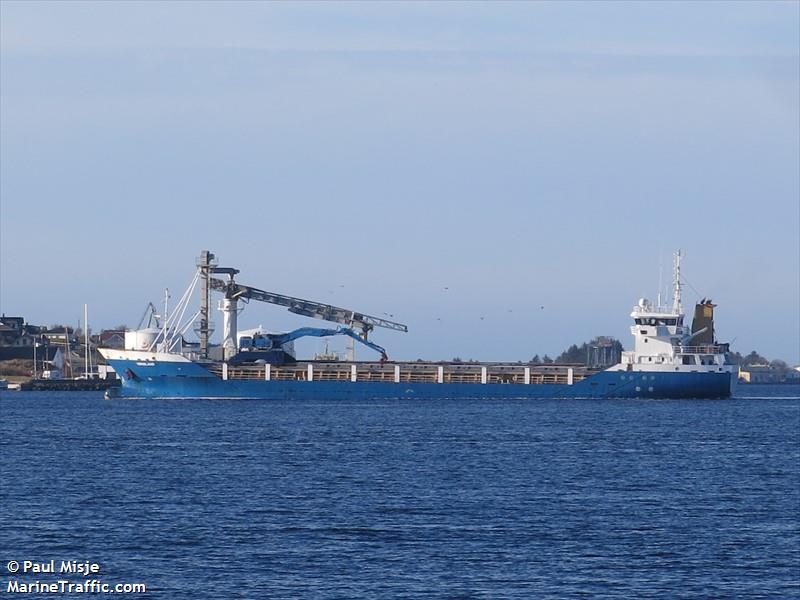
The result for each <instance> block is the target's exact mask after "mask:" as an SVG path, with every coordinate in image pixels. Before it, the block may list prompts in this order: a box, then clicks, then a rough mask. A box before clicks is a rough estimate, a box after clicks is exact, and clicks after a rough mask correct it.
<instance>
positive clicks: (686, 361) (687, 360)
mask: <svg viewBox="0 0 800 600" xmlns="http://www.w3.org/2000/svg"><path fill="white" fill-rule="evenodd" d="M682 358H683V364H685V365H694V364H696V363H695V360H694V356H684V357H682Z"/></svg>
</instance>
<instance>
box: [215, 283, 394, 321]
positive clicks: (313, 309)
mask: <svg viewBox="0 0 800 600" xmlns="http://www.w3.org/2000/svg"><path fill="white" fill-rule="evenodd" d="M220 269H221V268H220V267H215V268H214V271H215V272H223V273H227V274H229V275H231V281H229V282H225V281H223V280H221V279H216V278H213V277H212V278H210V279H211V281H210V284H211V289H213V290H216V291H218V292H223V293H224V294H225V297H226V298H229V299H231V300H239V299H241V298H244V299H248V300H258V301H260V302H268V303H269V304H277V305H278V306H284V307H286V308H287V309H288V310H289V312H292V313H294V314H297V315H302V316H304V317H312V318H314V319H322V320H324V321H332V322H334V323H341V324H342V325H346V326H348V327H353V326H355V327H357V328H359V329H361V331H362V333H363V334H367V333H368V332H369V331H371V330H372V329H373V328H375V327H383V328H385V329H392V330H394V331H403V332H407V331H408V327H407V326H406V325H403V324H402V323H397V322H395V321H390V320H388V319H383V318H380V317H373V316H372V315H367V314H364V313H360V312H357V311H353V310H349V309H346V308H340V307H338V306H333V305H331V304H324V303H322V302H314V301H313V300H304V299H302V298H295V297H293V296H286V295H284V294H276V293H274V292H267V291H265V290H260V289H258V288H254V287H251V286H249V285H242V284H240V283H236V282H235V281H233V274H231V273H230V272H229V270H224V271H221V270H220Z"/></svg>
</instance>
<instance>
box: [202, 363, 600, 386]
mask: <svg viewBox="0 0 800 600" xmlns="http://www.w3.org/2000/svg"><path fill="white" fill-rule="evenodd" d="M209 371H210V372H211V373H213V374H214V375H216V376H217V377H219V378H221V379H226V380H227V379H235V380H258V381H341V382H353V381H369V382H383V383H472V384H474V383H479V384H490V383H491V384H509V385H543V384H562V385H571V384H573V383H577V382H578V381H581V380H583V379H585V378H586V377H588V376H589V374H590V373H591V371H590V370H588V369H586V368H585V367H581V366H577V365H576V366H567V365H524V364H523V365H520V364H511V365H509V364H480V363H477V364H475V363H470V364H461V363H340V362H332V363H331V362H302V363H297V364H292V365H280V366H275V365H235V366H234V365H227V364H224V363H218V364H215V365H212V366H210V367H209Z"/></svg>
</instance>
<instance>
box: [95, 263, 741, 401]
mask: <svg viewBox="0 0 800 600" xmlns="http://www.w3.org/2000/svg"><path fill="white" fill-rule="evenodd" d="M196 266H197V268H196V271H195V274H194V278H193V279H192V282H191V284H190V285H189V287H188V288H187V290H186V291H185V292H184V294H183V296H182V297H181V299H180V301H179V302H178V303H177V305H176V306H175V307H174V308H173V310H172V311H171V312H169V311H168V310H167V306H166V304H167V299H165V307H164V311H163V316H162V318H161V320H160V322H159V321H156V323H155V326H153V322H152V319H151V320H150V321H149V322H148V326H147V327H143V328H142V327H141V325H142V323H140V327H139V328H137V329H135V330H131V331H127V332H126V334H125V347H124V349H114V348H99V352H100V353H101V354H102V356H103V357H104V358H105V360H106V361H107V362H108V363H109V364H110V365H111V366H112V367H113V368H114V370H115V371H116V372H117V374H118V375H119V376H120V379H121V381H122V386H121V387H120V388H117V389H113V390H109V391H108V392H107V393H106V395H107V397H128V398H187V399H188V398H198V399H199V398H220V399H235V398H242V399H244V398H252V399H267V400H268V399H281V400H282V399H290V400H291V399H297V400H307V399H317V400H337V399H356V398H368V399H398V398H399V399H402V398H423V399H438V398H486V399H503V398H522V399H524V398H654V399H655V398H727V397H729V396H730V395H731V393H732V388H733V386H734V385H735V382H736V379H737V373H738V367H737V366H736V365H735V364H731V363H730V362H729V361H728V360H727V356H728V344H723V343H719V342H717V341H716V337H715V332H714V307H715V305H714V304H712V303H711V301H710V300H705V299H704V300H703V301H701V302H700V303H698V304H697V305H696V306H695V311H694V316H693V319H692V324H691V326H689V325H688V324H686V323H684V319H685V316H686V315H685V314H684V310H683V306H682V301H681V296H682V281H681V254H680V252H678V253H676V255H675V263H674V272H673V285H672V299H671V302H670V303H665V304H662V302H661V298H660V294H659V299H658V301H656V302H655V303H653V302H651V301H650V300H648V299H646V298H641V299H640V300H639V301H638V303H637V304H636V306H634V308H633V311H632V312H631V314H630V316H631V318H632V319H633V324H632V325H631V334H632V336H633V339H634V345H633V350H631V351H629V352H622V354H621V360H620V361H619V362H618V363H616V364H614V365H612V366H610V367H608V368H603V369H598V368H590V367H588V366H584V365H560V364H539V363H503V362H483V363H477V362H469V363H458V362H431V361H414V362H411V361H408V362H396V361H392V360H390V359H389V357H388V356H387V353H386V351H385V350H384V348H383V347H382V346H379V345H378V344H376V343H375V342H374V341H373V340H372V339H371V336H370V334H371V332H372V331H373V330H375V329H376V328H377V329H388V330H393V331H398V332H406V331H408V328H407V326H406V325H404V324H402V323H398V322H395V321H391V320H388V319H384V318H380V317H375V316H371V315H368V314H365V313H361V312H357V311H353V310H349V309H344V308H340V307H337V306H333V305H330V304H326V303H321V302H314V301H311V300H304V299H301V298H295V297H292V296H286V295H283V294H277V293H274V292H268V291H265V290H261V289H258V288H254V287H251V286H247V285H243V284H241V283H239V282H238V281H237V280H236V275H238V274H239V270H238V269H235V268H231V267H221V266H219V264H218V262H217V259H216V257H215V256H214V254H213V253H211V252H209V251H203V252H202V253H201V254H200V256H199V258H198V259H197V264H196ZM196 290H199V296H200V307H199V309H198V310H197V311H195V312H194V313H190V311H189V306H190V304H191V303H192V301H193V298H194V296H195V291H196ZM212 292H214V293H219V294H221V295H222V299H221V301H220V304H219V310H220V311H221V312H222V319H223V327H222V342H221V343H220V344H212V343H211V342H210V339H211V335H212V334H213V331H214V327H213V324H212V322H211V319H210V317H211V311H210V306H211V296H212ZM250 301H260V302H267V303H270V304H274V305H278V306H282V307H284V308H286V309H288V310H289V311H290V312H292V313H295V314H298V315H302V316H306V317H312V318H316V319H321V320H324V321H329V322H332V323H336V324H337V326H336V327H334V328H316V327H301V328H298V329H295V330H293V331H289V332H269V331H266V330H263V329H262V328H258V329H255V330H248V331H242V332H240V331H238V315H239V312H240V310H241V308H242V306H241V304H243V303H248V302H250ZM149 306H150V307H151V308H152V309H153V315H151V316H155V309H154V307H153V305H152V304H150V305H149ZM187 314H188V316H187ZM190 329H193V330H194V331H195V333H196V334H197V338H198V339H197V341H194V342H192V341H189V340H187V333H188V332H189V330H190ZM309 336H311V337H330V336H346V337H348V338H349V339H350V340H351V341H352V343H353V344H355V343H359V344H361V345H363V346H365V347H367V348H369V349H370V350H371V351H374V352H375V353H377V354H378V355H379V358H378V359H377V360H372V361H361V360H359V361H356V360H354V357H353V356H350V357H349V358H350V360H331V359H330V358H331V357H323V358H324V359H322V360H320V359H319V357H318V359H317V360H301V359H298V358H297V356H296V354H295V351H294V341H295V340H297V339H300V338H303V337H309Z"/></svg>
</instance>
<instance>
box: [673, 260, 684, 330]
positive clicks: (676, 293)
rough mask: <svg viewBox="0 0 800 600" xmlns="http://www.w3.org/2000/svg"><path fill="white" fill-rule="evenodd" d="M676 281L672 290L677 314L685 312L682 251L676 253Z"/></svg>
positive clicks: (674, 311)
mask: <svg viewBox="0 0 800 600" xmlns="http://www.w3.org/2000/svg"><path fill="white" fill-rule="evenodd" d="M673 272H674V278H675V280H674V282H673V286H674V287H673V290H672V312H673V313H674V314H676V315H679V314H682V313H683V305H682V304H681V251H680V250H678V251H677V252H676V253H675V262H674V268H673Z"/></svg>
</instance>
